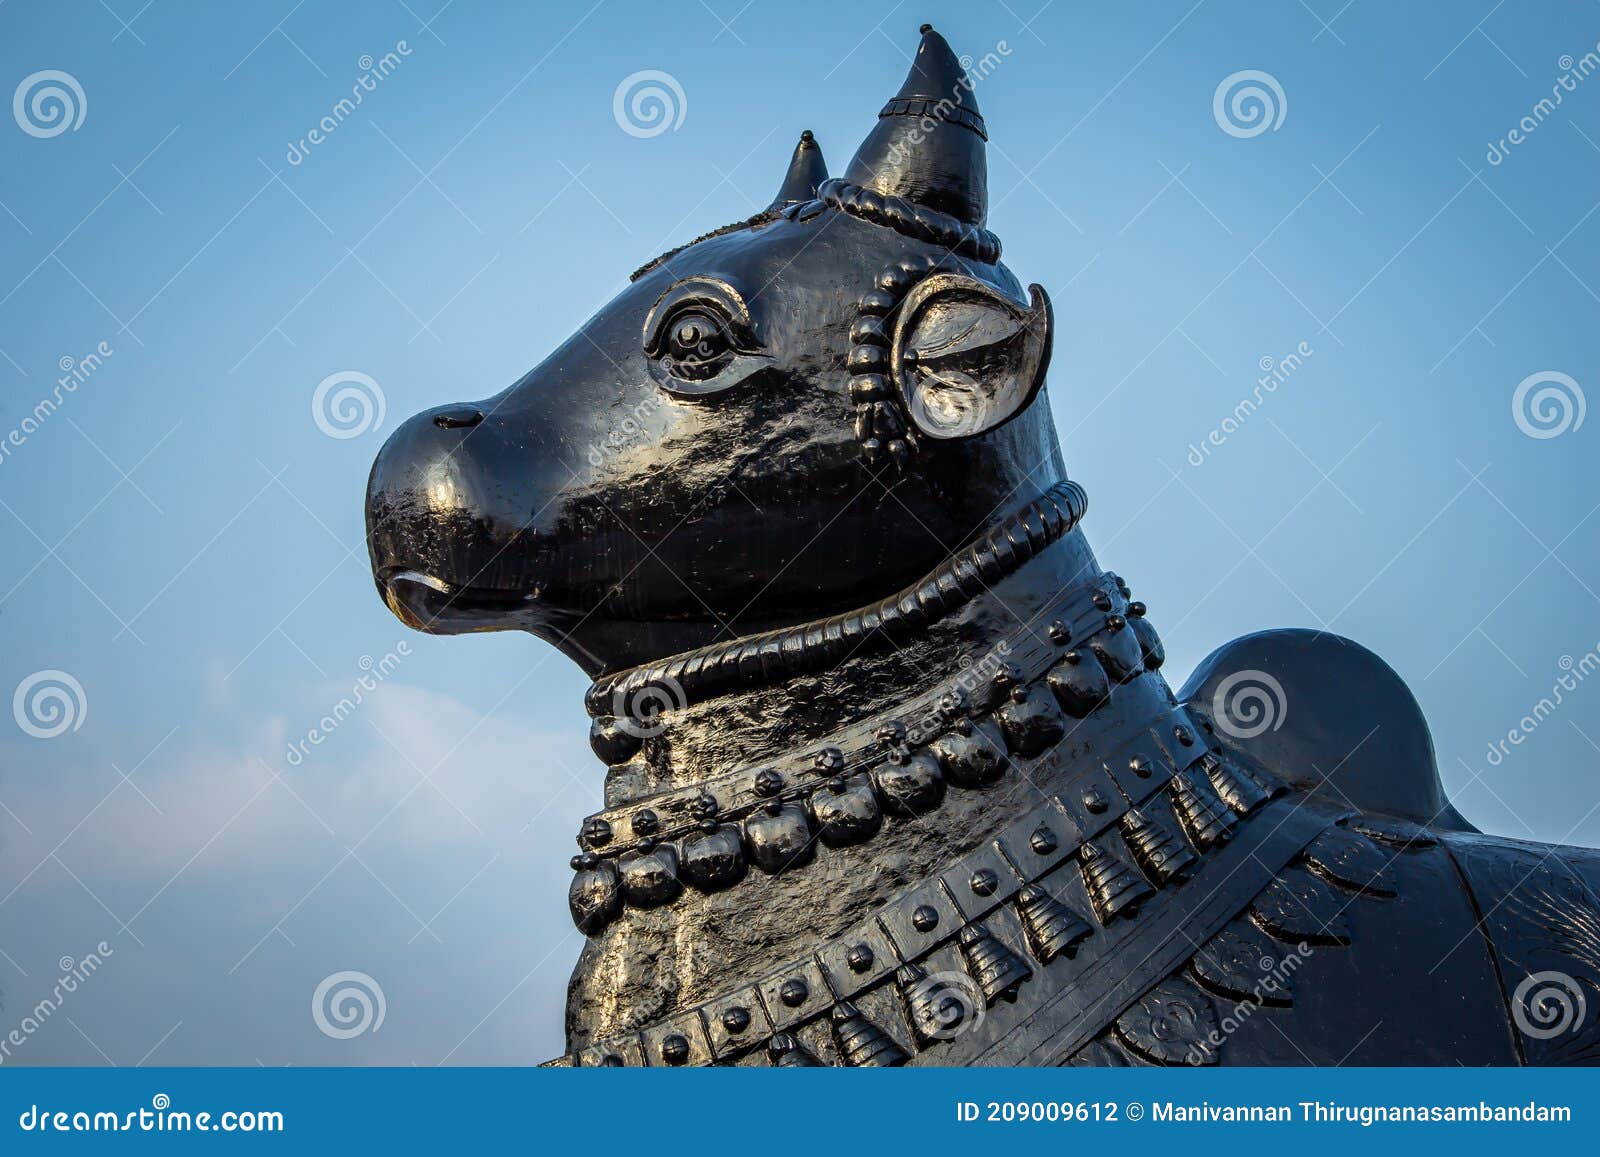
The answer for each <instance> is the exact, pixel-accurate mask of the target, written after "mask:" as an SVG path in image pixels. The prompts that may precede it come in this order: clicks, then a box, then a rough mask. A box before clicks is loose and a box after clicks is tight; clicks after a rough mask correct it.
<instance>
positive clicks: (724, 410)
mask: <svg viewBox="0 0 1600 1157" xmlns="http://www.w3.org/2000/svg"><path fill="white" fill-rule="evenodd" d="M986 140H987V129H986V127H985V125H984V121H983V117H982V116H981V115H980V114H979V112H978V108H977V104H976V101H975V100H974V99H973V94H972V87H971V82H970V81H969V80H968V79H967V77H966V75H965V74H964V72H963V70H962V68H961V65H960V63H959V62H958V61H957V59H956V58H955V56H954V55H953V54H952V52H951V50H950V48H949V46H948V45H947V44H946V43H945V41H944V39H943V38H942V37H940V36H939V34H938V33H936V32H934V31H933V30H932V29H931V28H927V27H924V29H923V34H922V40H921V45H920V47H919V49H918V52H917V56H916V60H915V63H914V64H913V66H912V69H911V73H910V75H909V76H908V78H907V80H906V82H905V84H904V85H903V86H902V88H901V89H900V92H899V93H898V94H897V95H896V96H895V97H894V98H893V99H891V100H890V101H889V102H888V104H887V105H885V106H884V108H883V111H882V112H881V113H880V114H879V119H878V122H877V124H876V126H875V127H874V128H873V130H872V132H871V133H870V134H869V135H868V137H867V138H866V141H865V142H864V143H863V144H862V145H861V148H860V150H859V151H858V152H857V153H856V156H855V158H854V159H853V160H852V161H851V162H850V165H849V167H848V168H847V169H846V170H845V174H844V176H843V177H842V178H836V179H830V178H829V177H828V175H827V171H826V169H825V167H824V164H823V160H822V155H821V151H820V149H819V148H818V146H817V144H816V142H815V141H814V140H813V139H812V137H811V134H810V133H804V134H802V136H801V139H800V144H799V146H798V147H797V148H796V149H795V153H794V159H793V161H792V163H791V165H790V168H789V171H788V173H787V175H786V177H785V179H784V181H783V184H782V187H781V189H780V191H779V194H778V196H777V199H776V200H775V201H774V202H773V203H772V205H771V206H769V207H768V208H766V209H764V210H762V211H761V212H759V213H757V214H756V215H755V216H753V217H751V218H749V219H748V220H746V221H742V222H739V223H738V224H735V225H731V226H728V227H726V228H723V229H718V230H716V231H715V232H713V233H709V234H707V235H705V236H704V237H701V238H699V239H697V240H696V241H694V242H693V243H692V244H689V245H686V246H684V247H682V248H680V249H676V250H673V251H672V252H670V253H668V254H666V255H664V256H662V257H660V258H657V259H656V260H655V261H652V262H651V263H650V264H648V265H646V266H645V267H644V268H643V269H641V270H639V271H638V272H637V273H636V274H635V275H634V276H633V279H632V281H631V283H630V285H629V286H628V287H627V288H626V289H625V290H623V291H622V293H621V294H619V295H618V296H617V297H616V299H615V300H613V301H612V302H611V303H610V304H609V305H607V306H605V307H604V308H603V309H602V310H601V311H600V312H599V313H598V314H597V315H596V316H595V317H594V319H593V320H591V321H590V322H589V323H588V324H587V325H585V326H584V327H583V329H582V330H581V331H579V333H578V334H577V335H576V336H574V337H573V338H571V339H570V340H569V341H567V342H566V343H565V344H564V345H562V346H561V348H559V349H558V350H556V351H555V352H554V353H553V354H551V355H550V357H549V358H547V359H546V360H545V361H544V362H543V363H541V364H540V365H538V366H537V367H535V368H534V369H533V370H531V371H529V372H528V373H527V374H526V375H525V376H524V377H523V378H522V379H521V380H520V381H518V382H516V383H515V384H514V385H512V386H511V387H510V388H508V389H506V390H504V391H502V392H501V393H499V394H496V395H495V396H494V397H491V398H488V399H486V400H484V401H481V402H469V403H465V404H452V405H447V406H442V407H439V408H437V409H433V410H429V411H427V412H425V413H422V414H418V415H416V416H415V417H413V418H411V419H410V420H409V421H407V422H406V423H405V424H404V425H403V426H402V427H401V428H400V429H398V430H397V431H396V432H395V433H394V435H393V436H392V437H391V438H390V439H389V441H388V443H387V445H385V446H384V448H383V450H382V452H381V453H380V454H379V455H378V459H377V462H376V464H375V465H374V466H373V470H372V477H371V481H370V486H369V492H368V498H367V526H368V540H369V546H370V549H371V555H372V566H373V572H374V575H375V577H376V580H377V584H378V589H379V591H380V593H381V594H382V596H383V599H384V601H385V602H386V603H387V604H388V606H389V607H390V608H391V609H392V610H393V611H394V613H395V614H396V615H398V616H399V617H400V618H401V619H402V620H403V621H404V622H405V623H407V624H408V625H410V626H412V627H416V628H418V629H420V630H426V631H435V632H444V633H454V632H465V631H480V630H496V629H509V628H517V629H521V630H525V631H529V632H532V633H533V634H535V635H538V636H539V637H540V638H542V639H545V640H547V641H549V642H550V643H552V644H554V645H555V646H556V647H559V648H560V649H561V650H562V651H563V652H564V653H565V654H567V655H569V656H571V657H572V659H573V660H574V661H576V662H577V663H578V664H579V665H580V666H582V667H583V669H584V670H585V672H586V673H588V674H589V675H590V676H591V677H592V678H593V679H594V686H593V688H592V689H591V691H590V693H589V695H588V697H587V707H588V710H589V713H590V715H591V716H592V718H593V724H592V728H591V732H590V735H591V741H592V744H593V747H594V750H595V752H596V754H597V755H598V756H599V757H600V758H601V759H602V760H603V761H604V762H605V763H606V764H607V765H608V767H609V771H608V772H607V775H606V787H605V809H604V810H603V811H601V812H599V813H598V814H596V815H593V816H591V817H590V818H589V819H588V820H587V821H585V823H584V824H583V828H582V831H581V832H580V834H579V836H578V845H579V849H580V850H579V853H578V854H577V855H576V856H574V857H573V860H572V867H573V871H574V876H573V881H572V887H571V892H570V903H571V909H572V915H573V918H574V919H575V920H576V922H577V925H578V927H579V928H580V929H581V930H582V931H583V932H584V933H585V934H586V936H587V938H588V939H587V943H586V945H585V947H584V949H583V952H582V956H581V959H580V961H579V963H578V966H577V969H576V972H575V973H574V975H573V977H572V981H571V984H570V988H569V992H568V999H567V1035H568V1049H569V1052H568V1055H567V1056H566V1057H564V1058H562V1060H561V1061H559V1062H556V1063H564V1064H577V1065H616V1064H627V1065H637V1064H645V1065H703V1064H776V1065H816V1064H842V1065H894V1064H905V1063H913V1064H942V1065H954V1064H1060V1063H1074V1064H1167V1065H1170V1064H1217V1063H1228V1064H1302V1063H1309V1064H1339V1063H1360V1064H1380V1063H1381V1064H1389V1063H1431V1064H1452V1063H1461V1064H1468V1065H1478V1064H1518V1063H1535V1064H1553V1063H1582V1062H1589V1063H1593V1062H1595V1061H1596V1060H1597V1059H1600V897H1597V893H1600V855H1597V854H1596V853H1594V852H1591V851H1588V850H1585V849H1578V848H1569V847H1557V846H1545V845H1536V844H1530V843H1524V842H1519V841H1514V840H1508V839H1502V838H1498V837H1492V836H1486V835H1482V834H1480V833H1478V832H1477V831H1476V830H1474V829H1473V828H1472V827H1471V825H1469V824H1468V823H1467V822H1466V821H1465V820H1463V819H1462V818H1461V816H1460V815H1459V814H1458V813H1457V812H1456V810H1455V809H1454V808H1453V807H1452V806H1451V805H1450V803H1449V801H1448V800H1447V799H1446V798H1445V796H1444V794H1443V791H1442V789H1441V787H1440V783H1439V778H1438V774H1437V771H1436V768H1435V765H1434V755H1433V745H1432V740H1431V739H1430V737H1429V733H1428V728H1427V724H1426V723H1425V721H1424V720H1423V717H1422V715H1421V712H1420V710H1419V708H1418V706H1417V703H1416V700H1415V699H1414V698H1413V697H1412V695H1411V693H1410V692H1409V691H1408V690H1407V688H1406V686H1405V684H1404V683H1403V682H1402V681H1401V680H1400V678H1399V677H1398V676H1397V675H1396V674H1395V673H1394V671H1392V670H1391V669H1390V668H1389V667H1388V666H1387V665H1386V664H1384V663H1383V661H1382V660H1380V659H1378V658H1377V657H1376V656H1375V655H1373V654H1372V653H1371V652H1369V651H1367V650H1365V649H1364V648H1362V647H1360V646H1357V645H1356V644H1354V643H1352V642H1349V641H1348V640H1345V639H1341V638H1338V637H1336V636H1333V635H1329V634H1325V633H1313V632H1310V631H1300V630H1279V631H1268V632H1264V633H1262V634H1256V635H1250V636H1247V637H1245V638H1242V639H1238V640H1235V641H1234V642H1232V643H1229V644H1227V645H1226V646H1224V647H1222V648H1221V649H1220V650H1218V651H1216V652H1215V653H1213V654H1212V655H1211V656H1210V657H1209V658H1207V659H1206V660H1205V661H1204V662H1203V663H1202V664H1201V665H1200V667H1199V669H1198V670H1197V671H1195V672H1194V674H1193V675H1192V676H1191V677H1190V679H1189V681H1188V683H1187V684H1185V685H1184V687H1183V688H1182V690H1181V691H1179V692H1178V693H1177V694H1176V695H1174V694H1173V693H1172V691H1171V690H1170V689H1169V687H1168V685H1167V683H1166V681H1165V679H1164V678H1163V677H1162V675H1161V673H1160V670H1159V669H1160V667H1161V664H1162V658H1163V655H1162V647H1161V642H1160V639H1159V638H1158V637H1157V634H1156V631H1155V628H1154V627H1153V626H1152V623H1151V619H1150V618H1149V617H1148V616H1147V614H1146V610H1145V606H1144V604H1143V603H1141V602H1138V601H1136V600H1135V599H1134V598H1133V597H1132V595H1131V593H1130V591H1129V588H1128V585H1127V584H1126V583H1125V582H1124V580H1123V579H1122V578H1120V577H1119V576H1117V575H1116V574H1113V573H1111V572H1108V571H1104V570H1102V569H1101V568H1100V566H1099V564H1098V562H1097V561H1096V559H1095V556H1094V554H1093V553H1092V552H1091V551H1090V548H1089V544H1088V542H1087V541H1086V540H1085V538H1084V535H1083V532H1082V530H1081V529H1080V524H1081V523H1082V521H1083V519H1084V515H1085V508H1086V501H1087V500H1086V496H1085V492H1084V489H1083V488H1082V487H1081V486H1079V485H1078V484H1077V483H1076V482H1073V481H1069V480H1068V478H1067V475H1066V470H1065V467H1064V465H1063V463H1062V459H1061V453H1060V449H1059V447H1058V445H1057V441H1056V434H1055V426H1054V422H1053V420H1052V417H1051V413H1050V407H1049V404H1048V402H1047V401H1046V396H1045V392H1044V379H1045V373H1046V369H1047V367H1048V365H1049V362H1050V346H1051V325H1052V320H1051V313H1050V303H1049V300H1048V299H1047V297H1046V296H1045V294H1044V291H1043V290H1042V289H1041V288H1040V287H1039V286H1037V285H1035V286H1032V287H1030V288H1029V289H1027V290H1024V289H1023V288H1022V286H1021V284H1020V283H1019V282H1018V281H1017V279H1016V278H1015V277H1014V276H1013V275H1012V273H1011V271H1010V270H1009V269H1008V268H1007V267H1006V266H1005V265H1004V264H1002V263H1001V262H1000V242H999V240H998V239H997V238H996V237H995V235H994V234H993V233H991V232H989V231H988V230H987V229H986V228H985V227H984V220H985V213H986V201H987V191H986V184H987V180H986V163H985V141H986Z"/></svg>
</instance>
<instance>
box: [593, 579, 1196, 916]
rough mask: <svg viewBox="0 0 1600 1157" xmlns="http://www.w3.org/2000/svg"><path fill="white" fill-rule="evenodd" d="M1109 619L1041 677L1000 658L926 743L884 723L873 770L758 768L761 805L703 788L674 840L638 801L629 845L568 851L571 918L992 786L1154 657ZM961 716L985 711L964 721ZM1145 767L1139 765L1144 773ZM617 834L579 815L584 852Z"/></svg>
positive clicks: (740, 870)
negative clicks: (795, 776)
mask: <svg viewBox="0 0 1600 1157" xmlns="http://www.w3.org/2000/svg"><path fill="white" fill-rule="evenodd" d="M1107 605H1109V602H1108V604H1107ZM1131 609H1132V608H1130V611H1131ZM1111 619H1112V620H1116V621H1118V623H1119V625H1117V626H1114V627H1113V626H1111V625H1109V624H1108V629H1107V630H1106V631H1104V632H1102V633H1101V634H1102V635H1104V636H1105V637H1104V638H1103V639H1102V638H1100V637H1099V636H1096V638H1095V639H1094V640H1093V641H1092V642H1091V644H1090V645H1089V646H1088V647H1087V648H1084V649H1082V650H1072V651H1068V652H1067V653H1066V654H1065V655H1064V656H1063V657H1062V658H1061V659H1060V660H1059V661H1058V662H1057V664H1056V665H1055V666H1054V667H1052V668H1050V669H1049V670H1048V672H1047V673H1046V676H1045V679H1044V680H1043V682H1042V683H1041V684H1035V685H1033V686H1031V687H1030V686H1029V685H1028V684H1026V683H1025V682H1024V681H1022V679H1021V675H1020V672H1018V671H1017V670H1016V668H1014V667H1012V666H1011V665H1010V664H1005V665H1003V666H1002V667H1001V669H1000V670H998V671H997V672H996V673H995V676H994V677H993V678H992V679H991V680H990V681H989V682H988V683H987V684H986V685H982V686H980V689H979V693H977V694H975V695H973V696H970V697H968V696H965V695H964V694H963V693H960V692H955V693H951V694H950V695H948V696H947V697H946V699H947V700H948V702H947V703H946V704H945V714H946V716H947V718H949V720H950V722H949V725H948V729H947V730H946V731H944V732H943V734H941V735H939V736H938V737H937V738H936V739H934V740H933V741H932V742H931V743H929V744H928V745H927V747H926V748H925V749H922V750H913V749H912V748H910V747H909V746H907V745H906V744H907V739H908V737H907V735H906V731H905V728H904V726H903V725H901V724H898V723H890V724H886V725H885V726H884V727H882V728H880V729H879V735H878V739H879V741H880V742H881V743H882V744H883V745H884V746H885V747H886V748H887V754H886V756H885V758H884V759H883V761H882V762H880V763H878V764H876V765H875V766H873V767H872V768H870V769H857V770H849V769H847V768H846V766H845V757H844V753H843V752H842V751H841V750H840V749H839V748H837V747H828V748H824V749H823V750H822V751H821V752H820V753H819V754H818V755H817V757H816V763H815V767H814V770H815V771H816V772H817V773H819V774H820V775H825V776H827V777H828V778H827V779H826V780H824V781H822V782H813V783H810V784H803V785H800V786H799V787H798V788H792V787H791V786H790V785H789V784H788V783H787V782H786V781H785V779H784V776H783V775H782V774H781V773H779V772H778V771H776V770H774V769H772V768H765V769H762V770H760V771H758V772H756V773H755V776H754V779H753V789H754V792H755V794H756V795H757V796H760V797H764V798H765V801H766V802H765V803H763V804H762V805H761V806H760V807H758V808H757V809H756V810H755V811H753V812H752V813H750V814H749V815H747V816H744V817H743V818H742V819H736V818H732V817H727V816H723V815H720V814H719V811H720V806H719V804H718V801H717V799H716V797H715V796H714V795H712V794H710V793H709V792H707V793H703V794H702V795H701V796H700V797H699V798H698V799H697V801H696V803H695V812H696V816H697V819H698V825H697V827H696V828H695V830H694V831H692V832H689V833H687V834H685V835H682V836H680V837H677V838H673V839H668V838H663V837H662V833H661V830H660V829H661V820H660V817H659V815H658V813H657V812H656V811H655V809H653V808H649V807H644V808H640V809H639V810H637V811H635V812H634V813H633V815H632V817H631V819H630V820H629V825H630V827H631V834H632V836H633V837H634V838H635V840H636V841H637V842H635V843H634V844H632V846H630V847H628V848H627V849H626V850H623V851H620V852H619V853H617V854H615V855H611V856H601V855H600V854H598V853H596V852H595V851H593V850H588V851H584V852H581V853H579V854H578V855H577V856H574V857H573V859H572V867H573V869H574V872H575V875H574V877H573V880H572V885H571V888H570V890H569V892H568V903H569V907H570V909H571V912H572V917H573V922H574V923H575V924H576V925H577V927H578V929H579V930H580V931H582V932H584V933H585V934H586V935H593V934H595V933H597V932H599V931H601V930H602V929H603V928H605V926H606V925H607V924H609V923H610V922H611V921H612V920H614V919H615V918H616V917H617V916H618V915H619V914H620V913H621V911H622V909H623V907H624V905H625V904H631V905H632V906H634V907H636V908H654V907H658V906H660V905H662V904H666V903H670V902H671V901H673V900H675V899H677V897H678V896H679V895H680V894H681V893H682V891H683V888H684V885H686V884H687V885H688V886H690V887H693V888H695V889H698V890H699V891H702V892H715V891H720V890H721V889H723V888H727V887H731V886H732V885H734V884H736V883H738V882H739V881H740V880H741V879H743V878H744V876H745V875H746V873H747V871H748V866H749V865H750V864H754V865H755V866H756V867H757V868H759V869H760V870H761V871H763V872H765V873H767V874H769V875H775V874H777V873H778V872H782V871H785V870H788V869H792V868H797V867H800V866H802V865H804V864H806V863H809V862H810V860H811V859H812V858H813V857H814V856H815V853H816V845H817V844H818V843H819V842H820V843H822V844H824V845H826V846H828V847H848V846H851V845H854V844H859V843H862V842H864V841H866V840H868V839H871V838H872V837H873V836H874V835H876V834H877V832H878V831H879V829H880V828H881V827H882V824H883V819H884V815H885V813H888V814H889V815H892V816H897V817H902V818H907V817H911V816H915V815H920V814H923V813H925V812H928V811H931V810H933V809H934V808H936V807H938V806H939V804H940V803H941V802H942V801H943V799H944V794H945V790H946V785H947V784H955V785H956V786H957V787H959V788H965V789H969V790H976V789H982V788H987V787H990V786H992V785H994V784H995V783H998V782H999V781H1000V780H1001V779H1002V778H1003V777H1004V775H1005V773H1006V770H1007V768H1008V767H1009V766H1010V760H1011V758H1012V757H1015V758H1020V759H1031V758H1034V757H1037V756H1038V755H1040V754H1042V753H1043V752H1044V751H1046V750H1047V749H1049V748H1050V747H1052V746H1053V745H1054V744H1055V743H1056V742H1057V741H1059V740H1060V738H1061V737H1062V735H1063V734H1065V731H1066V720H1065V718H1064V716H1063V713H1065V715H1069V716H1072V717H1075V718H1082V717H1084V716H1086V715H1088V714H1089V713H1090V712H1093V711H1094V710H1096V709H1097V708H1098V707H1099V706H1100V705H1101V704H1103V703H1105V702H1107V701H1108V700H1109V698H1110V696H1111V693H1112V690H1111V689H1112V686H1113V684H1114V683H1121V682H1128V681H1131V680H1132V679H1134V678H1136V677H1137V676H1138V675H1139V674H1141V673H1142V672H1143V671H1145V670H1147V669H1149V668H1150V664H1151V663H1152V662H1153V661H1154V662H1159V658H1160V656H1159V650H1158V648H1159V642H1158V641H1157V642H1155V644H1154V648H1156V649H1152V648H1147V647H1144V646H1141V644H1140V642H1139V641H1138V638H1137V636H1136V634H1135V632H1134V631H1132V630H1129V629H1128V628H1127V626H1126V621H1125V620H1122V617H1121V616H1118V615H1112V616H1111ZM1136 621H1142V618H1141V619H1138V620H1136ZM1150 637H1151V638H1152V639H1153V638H1154V636H1153V633H1152V634H1151V636H1150ZM969 713H982V714H983V715H984V716H986V717H984V718H978V719H974V718H972V715H971V714H969ZM1176 731H1177V735H1176V736H1175V739H1176V742H1177V743H1178V744H1179V745H1180V746H1193V745H1194V743H1195V742H1196V740H1195V736H1194V733H1193V730H1192V728H1190V727H1188V726H1187V725H1180V726H1178V727H1177V728H1176ZM1138 759H1147V757H1144V756H1139V757H1136V761H1135V766H1134V769H1133V770H1134V772H1135V774H1139V773H1140V771H1141V769H1140V768H1139V766H1138V764H1137V760H1138ZM1149 771H1150V769H1149V767H1148V766H1146V768H1145V769H1144V771H1143V774H1146V775H1147V774H1149ZM615 836H616V833H615V832H614V831H613V830H612V828H611V823H610V821H609V820H606V819H604V818H602V817H594V818H591V819H590V820H589V821H588V822H587V823H586V824H585V828H584V832H583V835H582V842H583V843H584V845H585V846H586V847H588V848H591V849H592V848H593V847H595V846H597V845H600V846H603V845H605V844H607V843H609V842H611V841H612V840H613V839H614V838H615Z"/></svg>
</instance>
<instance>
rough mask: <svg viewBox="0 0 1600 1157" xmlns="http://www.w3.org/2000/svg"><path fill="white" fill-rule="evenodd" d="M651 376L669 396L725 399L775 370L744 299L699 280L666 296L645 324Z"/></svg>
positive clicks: (720, 285)
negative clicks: (729, 392) (726, 393)
mask: <svg viewBox="0 0 1600 1157" xmlns="http://www.w3.org/2000/svg"><path fill="white" fill-rule="evenodd" d="M644 353H645V357H646V358H647V359H648V364H649V367H650V376H651V378H653V379H654V380H655V382H656V384H657V385H659V386H660V387H661V388H662V389H664V390H666V391H667V392H668V393H670V394H675V395H677V396H679V397H684V398H704V397H709V396H711V395H713V394H721V393H723V392H724V391H726V390H729V389H732V388H733V387H734V386H736V385H738V384H739V383H740V382H743V381H747V380H748V379H749V378H750V377H751V376H752V375H754V374H756V373H759V372H760V371H761V370H762V369H764V368H765V367H767V366H769V365H771V364H772V358H771V356H770V355H768V354H767V353H766V351H764V350H763V349H762V348H761V343H760V341H759V340H757V338H756V334H755V332H754V327H753V326H752V325H751V321H750V310H749V309H748V307H746V305H745V303H744V298H742V297H740V296H739V294H738V293H737V292H736V291H735V290H734V288H733V287H732V286H731V285H728V284H727V283H726V282H722V281H717V280H715V279H714V278H705V277H695V278H690V279H689V280H687V281H683V282H679V283H678V284H677V285H675V286H673V287H672V288H671V289H669V290H667V292H666V293H663V294H662V295H661V297H660V298H659V299H657V301H656V303H655V305H654V306H652V307H651V309H650V313H649V315H648V316H647V317H646V318H645V321H644Z"/></svg>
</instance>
